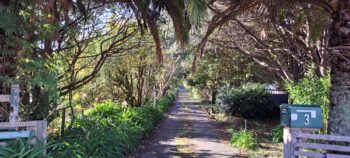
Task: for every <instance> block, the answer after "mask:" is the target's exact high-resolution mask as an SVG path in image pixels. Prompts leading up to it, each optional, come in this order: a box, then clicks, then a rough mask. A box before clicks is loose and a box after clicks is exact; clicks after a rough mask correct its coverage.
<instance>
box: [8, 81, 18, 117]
mask: <svg viewBox="0 0 350 158" xmlns="http://www.w3.org/2000/svg"><path fill="white" fill-rule="evenodd" d="M19 91H20V90H19V84H14V85H12V86H11V96H10V102H11V103H10V107H11V109H10V117H9V121H10V122H18V110H19V103H20V97H19Z"/></svg>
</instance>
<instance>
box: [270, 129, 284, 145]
mask: <svg viewBox="0 0 350 158" xmlns="http://www.w3.org/2000/svg"><path fill="white" fill-rule="evenodd" d="M283 128H284V127H283V126H281V125H278V126H277V127H275V128H274V129H273V130H272V141H273V142H275V143H279V142H282V141H283Z"/></svg>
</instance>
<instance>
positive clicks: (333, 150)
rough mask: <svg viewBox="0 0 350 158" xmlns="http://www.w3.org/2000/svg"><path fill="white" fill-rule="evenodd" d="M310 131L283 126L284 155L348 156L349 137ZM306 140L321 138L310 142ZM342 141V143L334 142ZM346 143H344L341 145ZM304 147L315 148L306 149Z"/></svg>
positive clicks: (349, 156) (291, 157) (320, 157)
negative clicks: (320, 141)
mask: <svg viewBox="0 0 350 158" xmlns="http://www.w3.org/2000/svg"><path fill="white" fill-rule="evenodd" d="M307 132H310V131H302V130H298V129H291V128H287V127H286V128H284V134H283V137H284V138H283V140H284V157H285V158H294V157H299V156H300V157H316V158H350V146H349V145H348V143H350V137H349V136H334V135H321V134H310V133H307ZM308 140H323V141H324V142H322V143H319V142H317V141H316V142H317V143H316V142H315V141H313V142H310V141H308ZM336 142H342V143H336ZM343 144H346V145H343ZM304 149H317V150H307V151H305V150H304Z"/></svg>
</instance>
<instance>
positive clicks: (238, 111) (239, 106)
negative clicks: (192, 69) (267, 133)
mask: <svg viewBox="0 0 350 158" xmlns="http://www.w3.org/2000/svg"><path fill="white" fill-rule="evenodd" d="M269 97H270V95H269V94H268V93H267V91H266V90H265V86H264V85H261V84H255V83H249V84H246V85H244V86H242V87H238V88H231V89H223V90H221V92H220V93H219V94H218V97H217V98H218V99H217V104H218V105H219V106H220V107H221V108H223V109H224V110H225V111H226V112H227V113H229V114H232V115H237V116H241V117H245V118H262V117H270V116H273V115H272V114H275V113H277V112H278V107H277V106H276V105H272V103H271V101H270V99H269Z"/></svg>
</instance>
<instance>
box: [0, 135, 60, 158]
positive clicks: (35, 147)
mask: <svg viewBox="0 0 350 158" xmlns="http://www.w3.org/2000/svg"><path fill="white" fill-rule="evenodd" d="M33 139H36V138H35V137H29V138H27V139H24V138H22V139H17V140H16V141H9V142H8V146H6V147H0V157H12V158H23V157H25V158H50V157H52V156H50V155H51V154H50V153H47V154H44V152H45V151H46V150H47V149H49V148H52V147H54V146H55V145H57V144H54V143H53V142H49V143H47V144H44V143H43V142H40V141H39V140H36V142H35V143H34V144H33V143H31V140H33Z"/></svg>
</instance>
